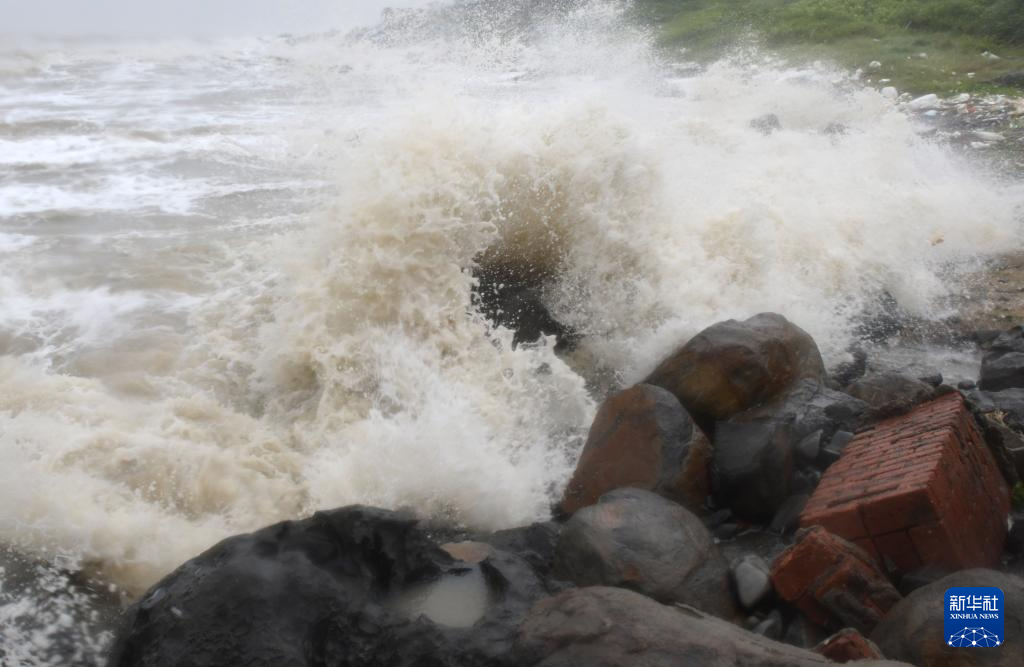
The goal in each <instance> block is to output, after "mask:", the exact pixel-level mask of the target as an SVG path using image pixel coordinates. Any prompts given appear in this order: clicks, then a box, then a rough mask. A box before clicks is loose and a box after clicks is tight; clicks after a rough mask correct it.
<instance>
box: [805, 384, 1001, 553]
mask: <svg viewBox="0 0 1024 667" xmlns="http://www.w3.org/2000/svg"><path fill="white" fill-rule="evenodd" d="M1009 498H1010V492H1009V487H1008V486H1007V484H1006V483H1005V481H1004V479H1003V476H1002V474H1001V473H1000V471H999V468H998V466H997V464H996V461H995V458H994V457H993V455H992V453H991V451H990V450H989V448H988V447H987V446H986V445H985V442H984V438H983V437H982V434H981V433H980V431H979V429H978V426H977V423H976V421H975V419H974V417H973V416H972V415H971V413H970V411H969V410H968V409H967V407H966V406H965V404H964V400H963V398H962V397H961V396H960V394H956V393H954V394H947V395H945V396H943V397H941V398H938V399H936V400H934V401H931V402H929V403H925V404H924V405H922V406H920V407H918V408H917V409H915V410H914V411H913V412H911V413H909V414H906V415H902V416H900V417H894V418H892V419H889V420H887V421H884V422H881V423H879V424H876V425H875V426H874V427H872V428H870V429H868V430H866V431H863V432H861V433H859V434H858V435H857V436H856V437H855V438H854V439H853V440H852V441H851V442H850V444H849V445H847V447H846V448H845V450H844V451H843V454H842V456H841V457H840V458H839V461H838V462H836V463H835V464H833V465H832V466H831V467H830V468H829V469H828V470H827V471H826V472H825V475H824V476H823V477H822V479H821V483H820V484H819V485H818V488H817V489H816V490H815V492H814V494H813V495H812V496H811V499H810V501H809V502H808V503H807V507H806V508H805V509H804V511H803V514H801V517H800V523H801V525H802V526H805V527H807V526H822V527H824V528H826V529H828V530H829V531H831V532H832V533H835V534H836V535H839V536H840V537H843V538H845V539H847V540H850V541H852V542H854V543H856V544H857V545H858V546H860V547H861V548H863V549H864V550H865V551H866V552H868V553H869V554H871V555H872V556H875V557H876V558H877V559H878V560H879V562H880V563H882V564H884V565H886V566H888V567H890V568H892V569H894V570H896V571H898V572H902V573H905V572H909V571H911V570H915V569H917V568H920V567H922V566H926V565H935V566H941V567H944V568H947V569H949V570H960V569H965V568H970V567H986V566H992V565H995V564H997V563H998V562H999V558H1000V555H1001V552H1002V548H1003V543H1004V541H1005V539H1006V515H1007V513H1008V512H1009V508H1010V502H1009Z"/></svg>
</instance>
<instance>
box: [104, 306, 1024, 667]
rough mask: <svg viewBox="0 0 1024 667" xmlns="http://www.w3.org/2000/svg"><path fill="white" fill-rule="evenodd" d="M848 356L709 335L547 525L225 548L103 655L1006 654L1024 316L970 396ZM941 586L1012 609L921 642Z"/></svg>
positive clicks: (135, 658) (571, 659)
mask: <svg viewBox="0 0 1024 667" xmlns="http://www.w3.org/2000/svg"><path fill="white" fill-rule="evenodd" d="M855 366H856V367H851V368H847V369H841V370H840V371H839V372H837V373H836V374H834V375H833V376H832V377H829V376H828V374H827V373H826V371H825V368H824V365H823V363H822V359H821V355H820V354H819V352H818V349H817V346H816V345H815V343H814V341H813V339H811V337H810V336H809V335H808V334H807V333H806V332H804V331H803V330H801V329H800V328H799V327H797V326H795V325H794V324H792V323H791V322H789V321H787V320H786V319H785V318H783V317H781V316H779V315H774V314H762V315H758V316H755V317H752V318H750V319H748V320H746V321H743V322H739V321H732V320H730V321H728V322H722V323H719V324H716V325H714V326H712V327H709V328H708V329H706V330H705V331H703V332H701V333H700V334H698V335H697V336H696V337H694V338H693V339H691V340H690V341H688V342H687V343H686V344H684V345H682V346H681V347H680V348H678V350H677V351H676V352H675V353H673V354H672V355H670V356H669V357H668V358H667V359H665V360H664V361H663V362H662V363H661V364H659V365H658V366H657V368H656V369H655V370H654V372H653V373H651V374H650V376H649V377H648V378H647V379H646V380H645V381H644V382H643V383H642V384H639V385H636V386H634V387H630V388H626V389H625V390H623V391H621V392H619V393H617V394H614V395H612V396H610V397H608V398H607V400H605V402H604V403H603V404H602V405H601V406H600V408H599V410H598V412H597V415H596V418H595V419H594V422H593V424H592V425H591V428H590V433H589V436H588V439H587V442H586V445H585V446H584V448H583V450H582V452H581V455H580V458H579V462H578V465H577V467H576V469H575V472H574V474H573V475H572V478H571V480H570V481H569V483H568V485H567V487H566V489H565V492H564V494H563V496H562V497H561V499H560V502H559V503H558V505H557V507H556V518H555V520H554V521H548V522H544V523H538V524H534V525H532V526H525V527H521V528H516V529H511V530H506V531H501V532H498V533H492V534H471V533H466V532H465V531H464V530H459V529H456V528H454V527H451V526H443V525H442V526H438V525H435V524H428V523H422V522H420V521H418V520H417V519H415V518H413V517H411V516H408V515H405V514H400V513H394V512H387V511H384V510H379V509H373V508H365V507H348V508H342V509H338V510H333V511H330V512H323V513H319V514H317V515H315V516H314V517H312V518H311V519H307V520H305V521H293V522H285V523H283V524H279V525H277V526H271V527H269V528H266V529H264V530H262V531H259V532H256V533H253V534H251V535H242V536H238V537H234V538H231V539H229V540H226V541H224V542H222V543H221V544H219V545H217V546H215V547H213V548H212V549H211V550H209V551H208V552H207V553H205V554H202V555H201V556H199V557H197V558H195V559H193V560H192V561H190V562H188V563H186V564H184V565H183V566H182V567H181V568H179V569H178V570H177V571H175V572H174V573H172V574H171V575H170V576H168V577H167V578H166V579H164V580H163V581H161V582H160V583H159V584H157V586H155V587H154V588H153V589H152V590H151V591H150V592H149V593H147V595H146V596H145V597H144V598H143V599H142V600H140V601H139V602H138V603H137V604H136V605H134V606H133V607H132V608H131V609H130V610H129V611H128V612H127V613H126V614H125V616H124V619H123V626H122V629H121V632H120V633H119V637H118V640H117V642H116V643H115V647H114V651H113V655H112V660H111V664H112V665H115V666H121V665H123V666H127V665H164V664H167V665H171V664H250V663H266V662H268V661H269V662H271V663H275V664H295V665H320V664H346V665H351V666H353V667H360V666H367V667H369V666H378V665H383V666H390V665H396V666H405V665H408V666H410V667H411V666H413V665H437V666H452V667H455V666H464V665H465V666H476V665H479V666H481V667H483V666H485V665H486V666H497V667H502V666H505V665H507V666H508V667H512V666H513V665H514V666H516V667H518V666H525V667H529V666H533V665H537V666H540V665H544V666H545V667H553V666H558V665H565V666H567V667H568V666H570V665H571V666H576V665H585V664H595V665H596V664H600V665H607V666H613V667H614V666H619V665H621V666H623V667H626V666H629V665H639V664H643V665H666V666H668V665H678V664H693V665H711V666H714V665H735V664H758V665H765V666H769V667H770V666H775V665H778V666H780V667H781V666H783V665H787V666H788V665H825V664H834V663H837V662H846V663H851V664H853V663H856V664H861V665H897V664H905V663H894V662H886V661H885V658H886V657H887V658H889V659H897V660H906V661H908V662H910V663H913V664H915V665H926V666H932V665H936V666H937V665H956V664H993V665H1010V664H1013V665H1019V664H1024V632H1022V631H1020V630H1021V629H1024V609H1022V608H1021V607H1020V603H1021V601H1024V580H1022V579H1021V578H1020V577H1019V576H1018V574H1019V573H1020V572H1024V555H1015V554H1017V553H1018V552H1024V538H1022V537H1021V530H1020V526H1024V516H1022V515H1019V514H1011V517H1012V518H1014V519H1017V520H1018V523H1017V524H1016V526H1015V528H1014V530H1013V531H1011V532H1010V535H1009V537H1008V536H1007V530H1006V525H1007V515H1008V513H1009V512H1010V486H1011V485H1012V484H1013V483H1015V480H1017V479H1019V477H1020V474H1019V473H1020V472H1021V471H1020V470H1019V469H1018V468H1019V463H1020V461H1019V459H1017V458H1016V457H1017V455H1018V452H1024V436H1022V435H1021V433H1024V330H1020V329H1017V330H1013V331H1011V332H1008V333H1007V334H1005V335H1004V336H1002V337H1000V338H999V339H998V340H996V341H995V342H994V344H993V345H992V347H991V350H990V351H989V356H987V357H986V359H985V366H984V369H983V372H982V377H981V388H980V389H979V388H970V387H967V388H965V389H964V390H963V396H964V397H962V395H961V393H958V392H957V391H956V390H955V389H953V388H951V387H947V386H945V385H943V384H942V378H941V377H937V376H935V377H927V378H924V379H917V378H909V377H906V376H902V375H899V374H893V373H877V372H873V371H872V369H871V368H870V367H869V363H868V361H867V359H866V357H865V356H864V355H863V354H862V355H861V356H860V358H858V359H857V360H856V364H855ZM798 527H799V528H800V529H799V530H797V528H798ZM1018 543H1019V544H1018ZM979 566H981V567H987V568H991V569H988V570H967V571H965V568H968V567H979ZM1000 570H1002V571H1000ZM1015 573H1018V574H1015ZM946 575H949V576H948V577H947V578H945V579H943V578H942V577H944V576H946ZM954 585H955V586H966V585H984V586H998V587H1000V588H1002V589H1003V590H1004V592H1005V593H1006V598H1007V600H1008V601H1011V600H1012V601H1013V603H1012V604H1010V605H1008V608H1007V627H1015V628H1017V629H1018V630H1017V631H1016V632H1015V634H1014V635H1010V634H1009V632H1008V636H1007V638H1006V643H1005V645H1004V646H1003V647H1000V649H997V650H989V652H988V653H985V654H978V655H977V656H974V655H972V656H971V659H972V660H973V659H976V658H977V659H980V660H981V662H977V663H975V662H962V660H963V659H964V655H965V654H962V653H950V650H952V649H950V650H947V649H948V647H946V646H945V645H944V644H943V642H942V641H941V637H940V636H937V635H936V633H937V632H941V628H942V623H941V618H937V617H936V614H939V615H941V613H942V604H941V596H942V591H944V590H945V588H948V587H950V586H954Z"/></svg>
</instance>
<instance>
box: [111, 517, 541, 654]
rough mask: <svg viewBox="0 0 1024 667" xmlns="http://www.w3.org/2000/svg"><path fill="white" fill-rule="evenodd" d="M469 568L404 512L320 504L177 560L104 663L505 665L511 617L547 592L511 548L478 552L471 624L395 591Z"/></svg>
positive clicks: (136, 609)
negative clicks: (450, 623) (430, 612)
mask: <svg viewBox="0 0 1024 667" xmlns="http://www.w3.org/2000/svg"><path fill="white" fill-rule="evenodd" d="M469 572H470V570H469V569H467V566H466V564H465V563H461V562H459V561H456V560H455V559H453V558H452V557H451V556H450V555H449V554H448V553H446V552H444V551H443V550H441V549H440V548H439V547H438V546H437V545H436V544H435V543H434V542H433V541H432V540H431V539H430V538H429V537H427V535H426V534H425V533H424V532H423V531H422V530H421V529H419V528H418V526H417V522H416V521H415V520H414V519H412V518H410V517H408V516H406V515H402V514H398V513H394V512H387V511H384V510H377V509H372V508H366V507H358V506H357V507H349V508H344V509H339V510H334V511H331V512H321V513H318V514H316V515H314V516H313V517H312V518H310V519H307V520H305V521H292V522H285V523H281V524H278V525H275V526H271V527H269V528H266V529H264V530H261V531H258V532H256V533H252V534H250V535H241V536H237V537H233V538H230V539H228V540H225V541H224V542H221V543H220V544H218V545H216V546H215V547H213V548H212V549H210V550H209V551H207V552H206V553H204V554H202V555H200V556H198V557H197V558H195V559H193V560H191V561H189V562H188V563H186V564H184V565H183V566H182V567H180V568H179V569H178V570H176V571H175V572H173V573H172V574H171V575H169V576H168V577H167V578H165V579H164V580H163V581H161V582H160V583H159V584H157V585H156V586H155V587H154V588H152V589H151V590H150V591H149V592H148V593H147V594H146V595H145V596H144V597H143V598H142V600H140V601H139V602H138V603H137V604H135V605H134V606H133V607H132V608H131V609H129V611H128V612H127V613H126V614H125V616H124V618H123V620H122V627H121V631H120V634H119V637H118V640H117V642H116V643H115V646H114V648H113V651H112V654H111V660H110V664H111V665H125V666H127V665H133V666H136V665H180V664H199V665H201V664H209V665H212V664H282V665H283V664H288V665H322V664H346V665H367V666H369V665H410V666H411V665H501V664H514V663H510V662H508V661H509V660H510V656H511V649H512V639H513V634H514V632H515V628H516V626H517V625H518V623H519V621H520V620H521V619H522V617H523V616H524V615H525V613H526V612H527V610H528V609H529V607H530V605H531V604H532V603H533V602H534V601H536V600H537V599H539V598H541V597H544V596H546V595H548V594H549V590H548V589H547V588H546V587H545V585H544V584H543V582H542V581H541V579H540V578H538V577H537V576H536V574H535V573H534V571H533V569H532V568H531V567H530V566H529V564H528V563H526V562H525V561H524V560H523V559H522V558H520V557H518V556H516V555H514V554H509V553H506V552H498V551H496V552H494V553H493V554H491V555H490V556H488V557H487V558H486V559H484V560H482V561H481V563H480V565H479V573H480V576H481V583H482V585H484V586H486V592H487V598H488V600H487V604H486V607H485V608H483V609H480V610H479V616H480V618H479V620H477V621H476V622H475V623H474V624H473V625H472V627H446V626H444V625H441V624H438V623H435V622H433V621H431V620H430V619H429V618H426V617H424V616H412V615H410V614H409V613H408V610H407V609H405V610H403V606H402V600H403V595H404V594H405V593H408V592H409V591H411V590H414V589H416V587H418V586H423V585H429V584H431V583H436V582H439V581H443V579H444V578H445V577H461V576H465V575H467V574H468V573H469ZM456 602H457V604H462V605H465V604H466V603H467V601H466V600H465V599H462V600H459V601H456Z"/></svg>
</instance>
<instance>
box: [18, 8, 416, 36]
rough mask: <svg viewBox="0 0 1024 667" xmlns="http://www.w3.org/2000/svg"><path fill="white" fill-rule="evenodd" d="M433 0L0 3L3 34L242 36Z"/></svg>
mask: <svg viewBox="0 0 1024 667" xmlns="http://www.w3.org/2000/svg"><path fill="white" fill-rule="evenodd" d="M426 4H430V0H0V33H6V34H15V35H30V34H103V35H201V36H209V35H239V34H255V33H278V32H293V31H296V32H297V31H310V30H326V29H329V28H346V27H351V26H353V25H357V24H365V23H371V22H373V21H374V20H375V19H376V18H377V17H379V16H380V11H381V9H383V8H384V7H410V6H418V5H426Z"/></svg>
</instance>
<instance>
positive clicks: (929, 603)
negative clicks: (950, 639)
mask: <svg viewBox="0 0 1024 667" xmlns="http://www.w3.org/2000/svg"><path fill="white" fill-rule="evenodd" d="M959 586H985V587H989V586H991V587H995V588H999V589H1001V590H1002V591H1003V595H1004V596H1005V601H1004V606H1005V609H1004V615H1003V619H1004V627H1005V634H1006V636H1005V637H1004V638H1003V639H1004V641H1005V643H1004V644H1003V645H1002V646H999V647H998V648H984V649H963V648H954V647H952V646H948V645H947V643H946V637H945V635H944V620H945V610H946V605H945V600H944V595H945V593H946V590H947V589H949V588H954V587H959ZM871 639H872V640H873V641H874V642H875V643H876V644H878V647H879V648H880V649H882V653H884V654H885V655H886V656H888V657H890V658H896V659H899V660H906V661H907V662H912V663H914V664H915V665H919V666H920V667H939V666H940V665H941V666H942V667H945V666H946V665H965V666H971V667H983V666H986V667H988V666H991V667H1003V666H1005V667H1011V665H1012V666H1013V667H1019V666H1020V665H1024V579H1021V578H1020V577H1017V576H1014V575H1012V574H1005V573H1002V572H996V571H994V570H964V571H962V572H957V573H955V574H951V575H949V576H948V577H946V578H944V579H940V580H939V581H937V582H935V583H933V584H929V585H927V586H924V587H922V588H919V589H917V590H916V591H914V592H913V593H911V594H910V595H909V596H908V597H906V598H905V599H904V600H903V601H902V602H900V603H899V604H897V605H896V606H895V607H893V608H892V610H891V611H890V612H889V613H888V615H886V617H885V618H884V619H882V622H881V623H879V624H878V626H877V627H876V628H875V631H874V633H872V635H871Z"/></svg>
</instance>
